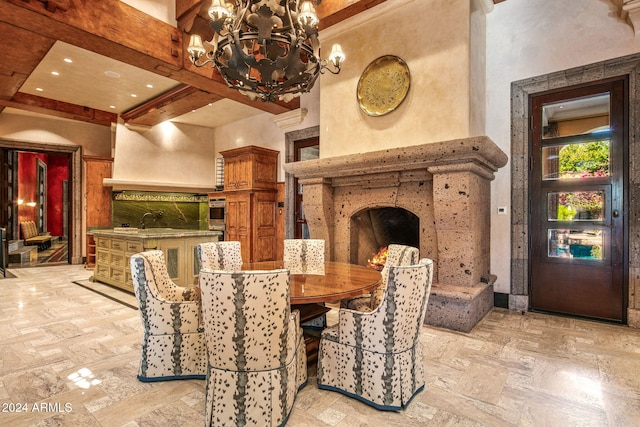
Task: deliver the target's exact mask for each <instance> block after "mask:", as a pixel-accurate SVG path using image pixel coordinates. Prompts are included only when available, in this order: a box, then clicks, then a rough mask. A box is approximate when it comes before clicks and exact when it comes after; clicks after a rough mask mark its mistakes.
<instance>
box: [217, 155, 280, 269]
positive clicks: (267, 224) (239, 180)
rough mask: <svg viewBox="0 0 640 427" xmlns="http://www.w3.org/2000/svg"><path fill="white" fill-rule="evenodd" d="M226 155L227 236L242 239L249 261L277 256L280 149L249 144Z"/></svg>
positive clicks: (245, 255) (267, 259)
mask: <svg viewBox="0 0 640 427" xmlns="http://www.w3.org/2000/svg"><path fill="white" fill-rule="evenodd" d="M220 154H221V155H222V156H223V157H224V182H225V188H224V197H225V199H226V209H227V213H226V232H227V234H226V236H225V240H235V241H239V242H240V247H241V251H242V259H243V260H244V261H245V262H259V261H274V260H276V259H277V256H278V250H277V186H276V179H277V174H278V171H277V167H278V166H277V165H278V154H279V152H278V151H275V150H269V149H266V148H261V147H256V146H249V147H242V148H238V149H235V150H227V151H223V152H221V153H220Z"/></svg>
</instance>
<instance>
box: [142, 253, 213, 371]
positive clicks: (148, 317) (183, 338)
mask: <svg viewBox="0 0 640 427" xmlns="http://www.w3.org/2000/svg"><path fill="white" fill-rule="evenodd" d="M130 267H131V279H132V281H133V290H134V292H135V295H136V299H137V301H138V308H139V311H140V318H141V320H142V327H143V331H144V333H143V338H142V352H141V353H142V355H141V358H140V366H139V369H138V379H139V380H140V381H144V382H149V381H162V380H174V379H188V378H200V379H204V378H205V373H206V361H205V360H206V347H205V342H204V334H203V333H202V330H201V329H199V324H200V292H199V291H197V289H194V288H186V287H181V286H177V285H176V284H175V283H174V282H173V281H172V280H171V278H170V277H169V273H168V272H167V265H166V263H165V258H164V253H163V252H162V251H159V250H152V251H147V252H141V253H137V254H135V255H132V256H131V259H130Z"/></svg>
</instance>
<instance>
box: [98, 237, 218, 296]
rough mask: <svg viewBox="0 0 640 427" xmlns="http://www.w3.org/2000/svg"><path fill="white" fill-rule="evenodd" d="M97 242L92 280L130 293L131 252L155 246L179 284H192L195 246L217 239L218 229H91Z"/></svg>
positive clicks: (172, 277) (131, 283)
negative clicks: (162, 253)
mask: <svg viewBox="0 0 640 427" xmlns="http://www.w3.org/2000/svg"><path fill="white" fill-rule="evenodd" d="M88 234H90V235H93V237H94V239H95V243H96V265H95V268H94V270H93V280H96V281H98V282H103V283H107V284H109V285H112V286H116V287H118V288H121V289H124V290H126V291H128V292H133V282H132V281H131V268H130V266H129V259H130V258H131V255H133V254H135V253H138V252H143V251H148V250H152V249H158V250H161V251H162V252H164V256H165V261H166V263H167V271H168V272H169V276H170V277H171V279H172V280H173V281H174V282H175V283H176V285H178V286H192V285H193V283H194V280H195V279H196V277H197V276H198V272H199V266H198V257H197V253H196V250H197V245H198V243H204V242H216V241H218V238H219V237H220V236H221V235H222V233H221V232H220V231H207V230H182V229H177V228H146V229H137V228H110V229H97V230H91V231H89V232H88Z"/></svg>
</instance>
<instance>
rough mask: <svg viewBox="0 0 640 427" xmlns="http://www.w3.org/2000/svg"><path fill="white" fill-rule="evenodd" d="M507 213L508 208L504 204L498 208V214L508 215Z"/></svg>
mask: <svg viewBox="0 0 640 427" xmlns="http://www.w3.org/2000/svg"><path fill="white" fill-rule="evenodd" d="M506 214H507V208H505V207H504V206H500V207H499V208H498V215H506Z"/></svg>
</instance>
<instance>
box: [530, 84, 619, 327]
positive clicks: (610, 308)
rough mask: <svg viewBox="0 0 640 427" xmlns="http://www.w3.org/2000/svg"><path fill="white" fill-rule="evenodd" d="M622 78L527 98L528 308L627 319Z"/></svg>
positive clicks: (600, 317) (611, 318)
mask: <svg viewBox="0 0 640 427" xmlns="http://www.w3.org/2000/svg"><path fill="white" fill-rule="evenodd" d="M626 93H627V83H626V80H625V79H617V80H611V81H605V82H600V83H598V84H591V85H589V86H583V87H577V88H572V89H566V90H556V91H553V92H549V93H545V94H541V95H536V96H533V97H532V98H531V112H532V117H531V124H532V126H531V134H530V141H531V151H530V152H531V153H532V154H531V159H530V181H529V182H530V186H531V187H530V200H529V205H530V216H529V218H530V221H529V227H530V229H529V232H530V234H529V235H530V243H529V244H530V260H531V261H530V262H531V268H530V272H531V273H530V289H529V291H530V305H531V309H534V310H542V311H550V312H557V313H564V314H570V315H577V316H586V317H592V318H599V319H607V320H613V321H620V322H624V321H626V305H627V302H626V293H625V289H626V286H625V267H624V265H625V263H624V259H625V253H626V251H625V213H626V208H625V206H626V204H625V198H624V195H625V182H626V178H625V176H626V170H627V168H626V166H625V158H626V155H625V153H626V135H627V134H628V132H627V126H628V125H627V118H626V111H627V108H626V101H625V100H626V99H627V96H626Z"/></svg>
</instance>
